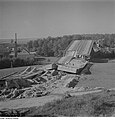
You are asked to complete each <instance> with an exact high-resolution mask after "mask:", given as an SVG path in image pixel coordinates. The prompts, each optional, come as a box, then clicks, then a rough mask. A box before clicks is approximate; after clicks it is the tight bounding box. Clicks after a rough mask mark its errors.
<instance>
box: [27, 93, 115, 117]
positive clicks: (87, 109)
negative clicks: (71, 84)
mask: <svg viewBox="0 0 115 120" xmlns="http://www.w3.org/2000/svg"><path fill="white" fill-rule="evenodd" d="M114 111H115V92H101V93H95V94H89V95H82V96H73V97H69V98H64V99H62V100H57V101H53V102H50V103H47V104H45V105H44V106H41V107H38V108H33V109H31V110H30V112H29V113H28V114H26V116H32V117H35V116H36V117H38V116H51V117H53V116H94V117H96V116H112V114H113V113H114Z"/></svg>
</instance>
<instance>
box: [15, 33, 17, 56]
mask: <svg viewBox="0 0 115 120" xmlns="http://www.w3.org/2000/svg"><path fill="white" fill-rule="evenodd" d="M14 50H15V58H17V33H15V48H14Z"/></svg>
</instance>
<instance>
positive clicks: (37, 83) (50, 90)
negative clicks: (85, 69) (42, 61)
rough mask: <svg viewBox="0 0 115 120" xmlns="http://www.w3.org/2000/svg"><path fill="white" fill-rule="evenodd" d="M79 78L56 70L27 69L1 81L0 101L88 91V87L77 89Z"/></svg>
mask: <svg viewBox="0 0 115 120" xmlns="http://www.w3.org/2000/svg"><path fill="white" fill-rule="evenodd" d="M80 77H81V76H80V75H77V74H70V73H67V72H64V71H61V70H57V69H45V68H42V69H37V68H35V67H34V68H33V69H32V68H31V67H27V68H26V70H24V71H22V72H20V73H17V74H14V75H11V76H10V77H6V78H4V79H3V80H4V81H5V86H4V88H3V89H0V100H6V99H14V98H17V99H21V98H31V97H41V96H44V95H48V94H55V93H56V91H58V92H59V91H64V92H66V91H68V90H71V89H72V90H74V91H84V90H90V89H89V88H88V87H87V88H78V87H77V84H78V82H79V79H80Z"/></svg>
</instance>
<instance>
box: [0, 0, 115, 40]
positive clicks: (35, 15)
mask: <svg viewBox="0 0 115 120" xmlns="http://www.w3.org/2000/svg"><path fill="white" fill-rule="evenodd" d="M15 32H16V33H18V37H19V38H41V37H48V36H53V37H56V36H63V35H71V34H79V33H80V34H84V33H115V2H114V1H109V0H108V1H87V2H85V1H71V2H67V1H65V0H64V1H48V0H46V1H34V2H27V1H26V2H24V1H21V2H17V1H15V2H13V1H12V2H11V1H10V2H0V38H10V39H11V38H14V33H15Z"/></svg>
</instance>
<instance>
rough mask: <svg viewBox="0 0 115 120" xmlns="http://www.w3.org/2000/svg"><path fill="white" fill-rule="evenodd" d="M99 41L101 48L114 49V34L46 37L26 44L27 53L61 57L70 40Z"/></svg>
mask: <svg viewBox="0 0 115 120" xmlns="http://www.w3.org/2000/svg"><path fill="white" fill-rule="evenodd" d="M89 39H91V40H99V39H100V40H101V47H103V48H104V47H110V48H111V47H114V44H115V34H82V35H79V34H76V35H64V36H62V37H50V36H49V37H47V38H39V39H37V40H31V41H29V42H28V43H27V48H28V50H29V51H36V52H37V54H38V55H41V56H54V57H55V56H62V55H63V52H64V50H65V49H66V48H67V46H68V45H69V44H70V43H71V41H72V40H89Z"/></svg>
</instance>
